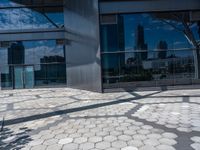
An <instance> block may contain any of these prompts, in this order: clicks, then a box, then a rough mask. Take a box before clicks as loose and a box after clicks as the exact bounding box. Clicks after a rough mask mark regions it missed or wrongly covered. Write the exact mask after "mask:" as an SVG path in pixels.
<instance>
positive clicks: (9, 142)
mask: <svg viewBox="0 0 200 150" xmlns="http://www.w3.org/2000/svg"><path fill="white" fill-rule="evenodd" d="M30 131H31V130H30V129H28V128H26V127H24V128H20V129H19V133H14V132H13V131H12V130H11V129H9V128H4V129H3V131H1V132H0V149H2V150H20V149H22V148H24V147H25V145H27V143H29V142H30V141H32V139H31V137H30V136H29V135H28V133H29V132H30Z"/></svg>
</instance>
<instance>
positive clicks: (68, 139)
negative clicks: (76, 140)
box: [58, 138, 73, 145]
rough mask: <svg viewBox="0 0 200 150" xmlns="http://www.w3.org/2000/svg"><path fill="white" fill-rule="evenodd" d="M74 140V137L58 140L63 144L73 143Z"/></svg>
mask: <svg viewBox="0 0 200 150" xmlns="http://www.w3.org/2000/svg"><path fill="white" fill-rule="evenodd" d="M72 141H73V139H72V138H65V139H60V140H59V142H58V144H62V145H64V144H68V143H71V142H72Z"/></svg>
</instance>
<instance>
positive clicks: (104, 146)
mask: <svg viewBox="0 0 200 150" xmlns="http://www.w3.org/2000/svg"><path fill="white" fill-rule="evenodd" d="M110 146H111V145H110V143H109V142H105V141H103V142H99V143H96V146H95V147H96V148H97V149H108V148H109V147H110Z"/></svg>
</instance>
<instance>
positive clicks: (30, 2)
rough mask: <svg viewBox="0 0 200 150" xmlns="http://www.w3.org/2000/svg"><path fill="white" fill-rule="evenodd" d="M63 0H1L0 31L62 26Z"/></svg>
mask: <svg viewBox="0 0 200 150" xmlns="http://www.w3.org/2000/svg"><path fill="white" fill-rule="evenodd" d="M63 26H64V16H63V2H62V1H61V0H58V1H46V0H37V1H35V0H1V2H0V31H1V30H20V29H23V30H24V29H46V28H50V29H52V28H62V27H63Z"/></svg>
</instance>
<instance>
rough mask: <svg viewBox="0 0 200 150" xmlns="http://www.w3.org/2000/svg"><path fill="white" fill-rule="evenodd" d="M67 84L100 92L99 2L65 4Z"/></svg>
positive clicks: (87, 0) (74, 0)
mask: <svg viewBox="0 0 200 150" xmlns="http://www.w3.org/2000/svg"><path fill="white" fill-rule="evenodd" d="M64 7H65V8H64V13H65V30H66V31H65V37H66V39H67V41H68V42H67V43H66V62H67V84H68V86H69V87H72V88H78V89H84V90H90V91H96V92H102V85H101V84H102V83H101V60H100V44H99V7H98V0H65V3H64Z"/></svg>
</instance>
